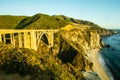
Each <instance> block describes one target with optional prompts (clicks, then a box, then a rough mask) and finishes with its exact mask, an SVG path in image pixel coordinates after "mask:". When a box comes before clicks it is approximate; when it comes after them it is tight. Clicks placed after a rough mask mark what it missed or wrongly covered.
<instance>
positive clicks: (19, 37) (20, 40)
mask: <svg viewBox="0 0 120 80" xmlns="http://www.w3.org/2000/svg"><path fill="white" fill-rule="evenodd" d="M21 37H22V36H21V33H18V42H19V47H20V48H22V38H21Z"/></svg>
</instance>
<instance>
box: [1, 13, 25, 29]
mask: <svg viewBox="0 0 120 80" xmlns="http://www.w3.org/2000/svg"><path fill="white" fill-rule="evenodd" d="M24 18H25V16H9V15H2V16H0V28H1V29H14V28H15V27H16V25H17V24H18V23H19V22H20V21H21V20H22V19H24Z"/></svg>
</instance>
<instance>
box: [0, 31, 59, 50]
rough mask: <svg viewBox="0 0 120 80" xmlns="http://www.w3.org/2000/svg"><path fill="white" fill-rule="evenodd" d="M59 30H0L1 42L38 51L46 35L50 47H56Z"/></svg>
mask: <svg viewBox="0 0 120 80" xmlns="http://www.w3.org/2000/svg"><path fill="white" fill-rule="evenodd" d="M58 31H59V30H50V29H49V30H13V29H0V42H4V43H9V44H12V45H14V47H15V46H18V47H20V48H29V49H34V50H37V49H38V47H39V43H40V40H41V39H42V36H43V35H46V38H47V40H48V46H49V47H52V46H53V45H54V33H56V32H58Z"/></svg>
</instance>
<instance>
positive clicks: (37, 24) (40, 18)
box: [16, 14, 69, 29]
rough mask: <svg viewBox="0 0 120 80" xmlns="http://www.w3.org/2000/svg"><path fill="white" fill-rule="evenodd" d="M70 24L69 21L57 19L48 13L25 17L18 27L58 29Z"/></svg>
mask: <svg viewBox="0 0 120 80" xmlns="http://www.w3.org/2000/svg"><path fill="white" fill-rule="evenodd" d="M67 24H69V23H68V22H67V21H63V20H57V19H56V18H54V17H52V16H49V15H46V14H36V15H34V16H32V17H27V18H24V19H23V20H22V21H21V22H20V23H19V24H18V25H17V26H16V29H23V28H27V29H57V28H60V27H64V26H65V25H67Z"/></svg>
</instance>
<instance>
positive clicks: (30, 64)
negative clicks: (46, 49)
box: [0, 43, 84, 80]
mask: <svg viewBox="0 0 120 80" xmlns="http://www.w3.org/2000/svg"><path fill="white" fill-rule="evenodd" d="M68 49H69V48H68ZM0 52H1V55H0V69H4V70H5V71H7V73H8V74H14V73H19V74H20V75H21V76H25V75H30V76H31V80H81V79H82V80H83V79H84V77H83V75H82V74H81V73H80V71H79V69H76V68H75V67H74V66H73V65H71V64H70V63H66V64H63V63H62V61H61V60H60V59H59V58H57V56H53V55H52V54H48V53H47V54H46V55H45V54H39V53H38V52H36V51H34V50H29V49H25V48H13V47H12V45H6V44H4V43H0Z"/></svg>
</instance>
